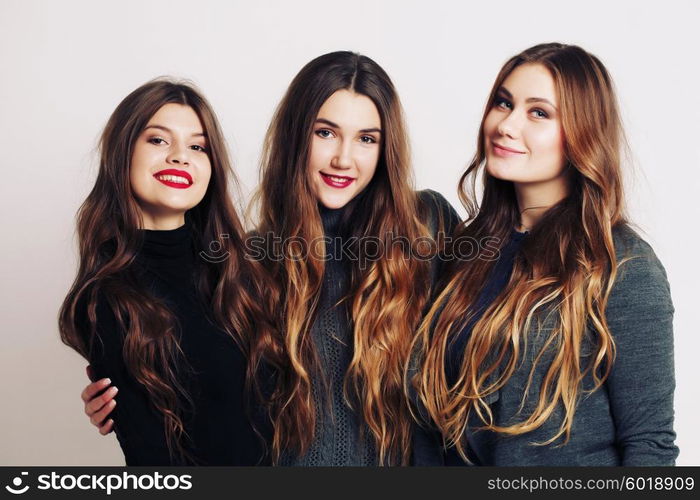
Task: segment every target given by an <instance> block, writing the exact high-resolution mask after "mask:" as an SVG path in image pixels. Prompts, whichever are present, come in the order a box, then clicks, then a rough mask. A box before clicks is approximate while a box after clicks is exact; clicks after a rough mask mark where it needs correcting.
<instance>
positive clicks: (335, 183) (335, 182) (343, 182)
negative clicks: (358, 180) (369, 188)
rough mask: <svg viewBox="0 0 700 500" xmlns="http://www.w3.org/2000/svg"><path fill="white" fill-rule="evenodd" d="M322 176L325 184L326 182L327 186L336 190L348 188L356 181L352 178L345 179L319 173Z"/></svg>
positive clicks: (340, 176)
mask: <svg viewBox="0 0 700 500" xmlns="http://www.w3.org/2000/svg"><path fill="white" fill-rule="evenodd" d="M319 173H320V174H321V178H322V179H323V182H325V183H326V184H327V185H329V186H331V187H334V188H339V189H342V188H346V187H348V186H349V185H350V184H352V183H353V181H354V180H355V179H353V178H352V177H345V176H343V175H329V174H324V173H323V172H319Z"/></svg>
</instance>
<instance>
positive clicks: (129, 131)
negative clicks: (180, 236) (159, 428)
mask: <svg viewBox="0 0 700 500" xmlns="http://www.w3.org/2000/svg"><path fill="white" fill-rule="evenodd" d="M169 103H175V104H181V105H184V106H189V107H191V108H192V109H193V110H194V112H195V113H196V114H197V116H198V117H199V119H200V121H201V123H202V127H203V129H204V134H205V136H206V140H207V144H208V146H207V154H208V155H209V158H210V162H211V166H212V173H211V179H210V181H209V186H208V188H207V191H206V193H205V195H204V198H203V199H202V201H201V202H200V203H199V204H198V205H197V206H195V207H193V208H192V209H190V210H189V211H188V212H187V213H186V217H187V219H188V222H189V223H190V224H191V226H192V230H193V233H194V241H195V247H196V248H195V249H193V251H198V250H203V251H206V250H207V249H209V248H210V243H211V242H214V241H219V242H220V243H221V244H222V249H221V252H222V254H225V253H226V252H228V258H226V259H224V260H223V261H220V262H217V263H215V262H210V261H209V260H211V259H209V260H207V259H203V258H197V259H196V262H197V264H196V267H195V272H196V279H197V288H198V292H199V299H200V300H202V302H203V304H205V309H206V310H209V311H211V314H212V318H211V319H212V320H213V321H214V322H215V323H216V324H217V325H219V326H220V327H221V328H223V329H224V330H225V331H226V332H227V333H228V334H229V335H230V336H231V337H232V339H233V340H234V341H235V342H237V343H238V345H239V346H240V347H241V349H242V350H243V352H245V353H247V352H248V348H249V338H250V334H251V332H254V331H262V330H264V328H265V327H264V326H263V323H265V322H266V319H265V317H266V315H265V314H263V313H262V312H261V304H263V303H264V302H263V301H260V300H258V299H256V298H255V297H256V296H257V295H256V294H257V293H258V292H257V291H258V287H259V286H260V285H261V284H262V283H263V282H264V280H262V279H260V278H259V276H258V268H259V265H258V264H256V263H255V262H249V261H248V260H247V259H245V255H244V252H243V249H244V244H243V238H244V236H245V234H244V230H243V227H242V225H241V222H240V220H239V217H238V215H237V213H236V210H235V209H234V206H233V203H232V200H231V198H230V194H229V182H230V181H234V182H233V183H232V184H235V178H234V174H233V171H232V169H231V165H230V161H229V157H228V153H227V148H226V144H225V141H224V138H223V135H222V132H221V129H220V126H219V124H218V121H217V119H216V116H215V114H214V111H213V110H212V108H211V106H210V105H209V103H208V102H207V101H206V100H205V98H204V97H203V96H202V95H201V94H200V93H199V92H198V91H197V90H196V89H195V88H194V87H193V86H191V85H189V84H187V83H184V82H176V81H173V80H170V79H156V80H153V81H151V82H148V83H146V84H144V85H142V86H141V87H139V88H137V89H136V90H134V91H133V92H132V93H130V94H129V95H128V96H127V97H126V98H125V99H124V100H123V101H122V102H121V103H120V104H119V105H118V106H117V108H116V109H115V110H114V112H113V113H112V115H111V117H110V118H109V121H108V122H107V125H106V127H105V129H104V131H103V133H102V136H101V139H100V144H99V148H100V164H99V171H98V174H97V180H96V182H95V185H94V187H93V188H92V191H91V192H90V194H89V195H88V197H87V199H86V200H85V201H84V202H83V204H82V205H81V207H80V209H79V211H78V214H77V234H78V243H79V253H80V263H79V269H78V274H77V277H76V278H75V281H74V283H73V285H72V287H71V289H70V291H69V292H68V295H67V297H66V298H65V300H64V302H63V305H62V307H61V310H60V313H59V329H60V334H61V339H62V340H63V342H64V343H65V344H67V345H68V346H70V347H72V348H73V349H75V350H76V351H77V352H78V353H80V354H81V355H83V356H84V357H85V358H87V359H88V360H90V359H91V357H92V356H93V355H94V353H95V349H96V343H97V342H99V331H98V328H99V327H98V323H99V320H100V318H99V317H98V314H97V311H98V307H97V305H98V302H99V301H104V302H105V303H106V304H108V306H109V307H110V308H111V310H112V312H113V313H114V316H115V317H116V319H117V321H118V323H119V324H120V326H121V328H122V330H123V334H124V350H123V356H124V362H125V364H126V367H127V369H128V371H129V373H130V374H131V375H132V376H133V377H134V378H135V379H136V380H137V381H138V382H139V383H140V384H141V385H142V386H143V387H144V388H145V390H146V391H147V392H148V394H149V398H150V401H151V402H152V404H153V406H154V407H155V409H156V410H157V411H158V412H160V413H161V414H162V415H163V418H164V422H165V432H166V439H167V443H168V448H169V451H170V454H171V458H172V459H173V461H175V462H177V463H188V462H191V461H192V460H193V457H192V456H191V454H190V453H189V452H188V440H189V437H188V436H187V433H186V432H185V429H184V426H183V412H184V411H185V410H186V409H187V408H188V405H191V398H190V397H189V395H188V394H187V391H186V390H185V388H184V386H183V383H182V377H181V372H183V370H185V369H186V368H187V363H186V360H185V359H184V358H183V356H182V352H181V350H180V347H179V345H178V340H177V338H178V330H177V329H178V326H177V323H176V318H175V316H174V314H173V311H171V310H169V308H168V307H167V306H166V305H165V304H164V303H163V301H162V300H160V299H159V298H158V297H156V296H154V295H153V293H151V292H150V291H149V290H148V289H147V288H146V287H145V286H144V285H143V284H142V283H141V282H140V281H139V279H138V275H137V273H136V272H135V269H134V258H135V256H136V254H137V253H138V252H139V250H140V248H141V246H142V244H143V231H141V230H140V228H142V227H143V220H142V218H141V215H140V211H139V207H138V202H137V200H136V198H135V197H134V192H133V189H132V187H131V184H130V180H129V169H130V164H131V159H132V154H133V149H134V144H135V142H136V140H137V138H138V137H139V135H140V134H141V132H142V131H143V130H144V128H145V127H146V125H147V123H148V121H149V120H150V119H151V117H152V116H153V115H154V114H155V113H156V112H157V111H158V110H159V109H160V108H161V107H162V106H164V105H165V104H169ZM222 235H228V237H227V238H222Z"/></svg>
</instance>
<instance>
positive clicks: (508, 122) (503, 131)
mask: <svg viewBox="0 0 700 500" xmlns="http://www.w3.org/2000/svg"><path fill="white" fill-rule="evenodd" d="M520 121H521V120H520V117H519V116H518V113H516V112H511V113H508V114H507V115H506V116H504V117H503V119H502V120H501V121H500V123H499V124H498V127H497V129H496V130H497V131H498V133H499V134H500V135H502V136H506V137H510V138H511V139H516V138H517V137H518V136H519V135H520V129H521V126H522V124H521V123H520Z"/></svg>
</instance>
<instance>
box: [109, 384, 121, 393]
mask: <svg viewBox="0 0 700 500" xmlns="http://www.w3.org/2000/svg"><path fill="white" fill-rule="evenodd" d="M118 391H119V389H117V387H116V386H114V387H110V388H109V393H110V394H116V393H117V392H118Z"/></svg>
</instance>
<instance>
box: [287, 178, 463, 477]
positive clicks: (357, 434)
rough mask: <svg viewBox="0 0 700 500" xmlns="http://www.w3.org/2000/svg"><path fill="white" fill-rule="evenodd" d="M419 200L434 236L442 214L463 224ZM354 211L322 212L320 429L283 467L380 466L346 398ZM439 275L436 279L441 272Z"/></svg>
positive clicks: (448, 210)
mask: <svg viewBox="0 0 700 500" xmlns="http://www.w3.org/2000/svg"><path fill="white" fill-rule="evenodd" d="M418 195H419V197H420V199H421V200H422V201H423V202H424V203H425V205H426V206H427V207H428V210H429V213H428V216H429V225H430V226H431V229H433V232H434V228H435V227H436V225H437V222H436V221H437V220H438V214H440V217H441V218H442V219H443V220H444V221H445V225H446V226H448V228H450V229H451V227H452V226H454V224H456V223H457V221H458V220H459V218H458V216H457V214H456V212H455V211H454V209H453V208H452V206H451V205H450V204H449V202H447V200H445V198H443V197H442V196H441V195H440V194H439V193H436V192H435V191H427V190H426V191H421V192H420V193H418ZM348 209H350V207H347V206H346V207H344V208H340V209H337V210H329V209H326V208H324V207H320V214H321V220H322V222H323V229H324V234H325V236H327V237H328V239H327V243H326V255H329V256H331V258H330V259H329V260H327V261H326V262H325V273H324V279H323V286H322V288H321V297H320V300H319V305H318V312H317V314H316V318H315V320H314V323H313V325H312V327H311V335H312V338H313V340H314V344H315V347H316V352H317V355H318V361H319V363H318V366H319V374H317V375H316V376H314V377H313V378H312V390H313V397H314V405H315V408H316V427H315V430H314V439H313V441H312V443H311V446H310V447H309V449H308V451H307V452H306V453H305V454H304V455H303V456H294V455H292V454H291V453H290V454H283V456H282V458H281V460H280V464H281V465H288V466H375V465H378V459H377V454H376V450H375V446H374V440H373V438H372V434H371V432H370V430H369V428H368V427H367V425H366V424H365V423H364V421H363V419H362V416H361V414H359V413H358V412H356V411H354V410H353V409H352V408H351V407H350V406H349V405H348V403H347V402H346V400H345V397H344V394H343V384H344V380H345V374H346V372H347V370H348V367H349V365H350V361H351V359H352V355H353V338H352V335H353V329H352V321H351V318H350V314H349V311H348V309H347V304H346V303H343V304H341V305H337V304H338V302H339V301H340V300H341V299H342V298H343V297H344V296H345V295H346V294H347V293H348V287H349V286H350V278H351V272H352V262H350V261H349V259H347V258H345V256H344V255H343V254H342V252H341V248H340V247H341V246H342V241H343V239H342V231H341V228H340V226H341V222H342V221H343V217H344V216H345V211H346V210H348ZM448 230H449V229H448ZM336 257H338V258H336ZM434 271H435V272H433V273H432V274H433V276H434V277H435V275H436V272H437V269H435V270H434ZM324 378H325V380H324ZM431 448H432V446H431Z"/></svg>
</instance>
